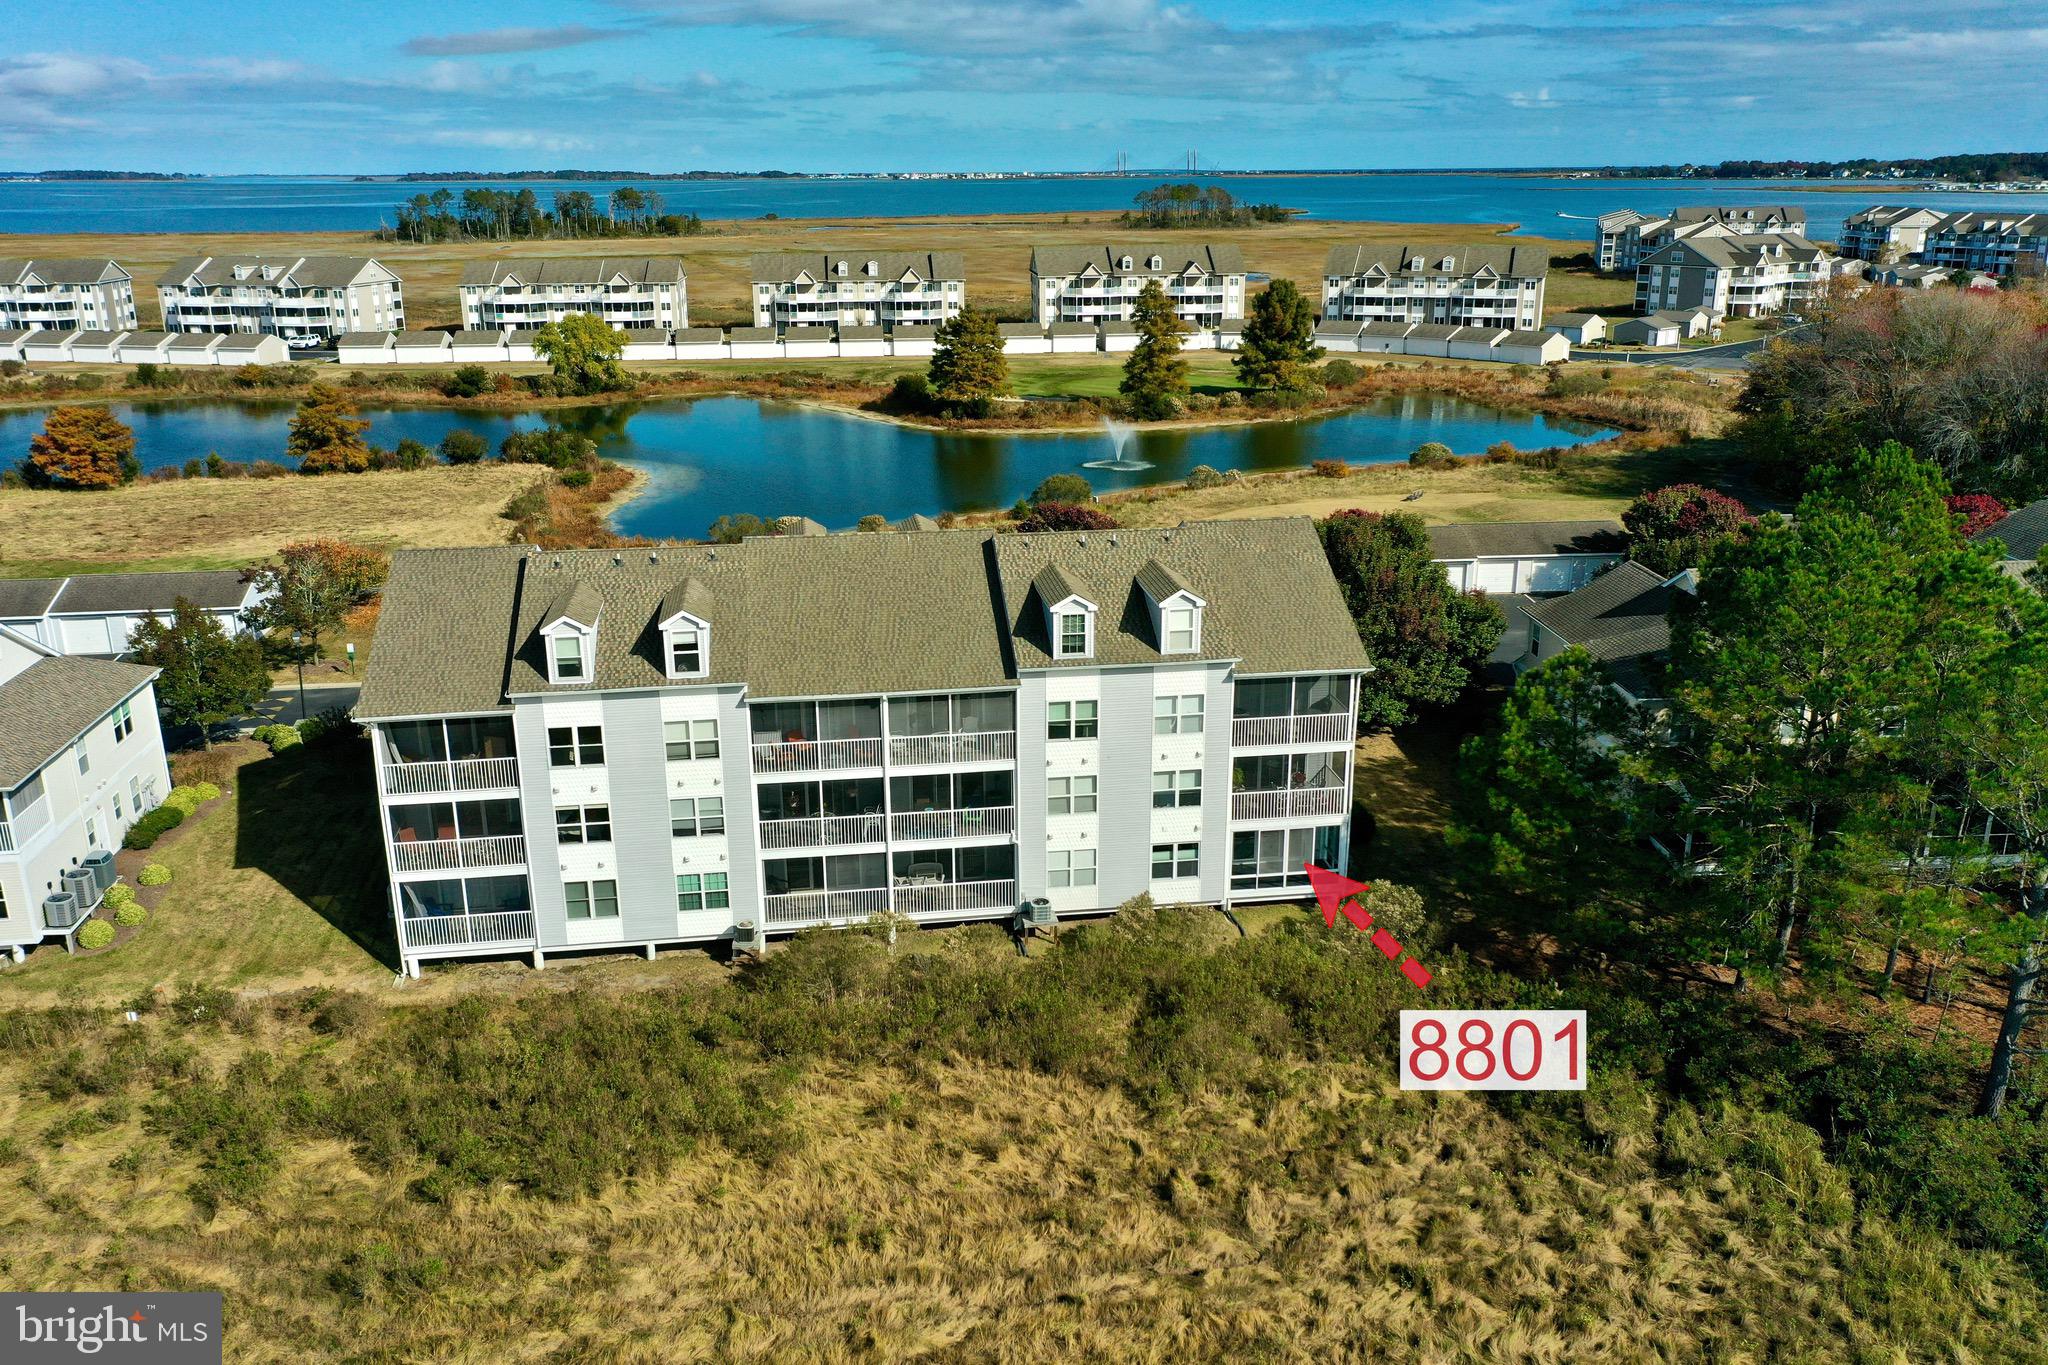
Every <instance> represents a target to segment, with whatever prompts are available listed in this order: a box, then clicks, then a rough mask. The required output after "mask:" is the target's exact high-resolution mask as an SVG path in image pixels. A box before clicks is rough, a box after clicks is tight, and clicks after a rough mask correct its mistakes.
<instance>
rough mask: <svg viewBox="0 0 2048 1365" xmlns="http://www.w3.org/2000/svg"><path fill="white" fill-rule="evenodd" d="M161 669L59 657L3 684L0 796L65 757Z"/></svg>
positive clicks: (0, 690) (0, 692)
mask: <svg viewBox="0 0 2048 1365" xmlns="http://www.w3.org/2000/svg"><path fill="white" fill-rule="evenodd" d="M156 674H157V670H156V669H154V668H145V667H143V666H142V665H141V664H123V663H115V662H114V661H112V660H110V659H87V658H81V657H78V656H75V655H59V656H57V657H55V658H51V659H39V660H37V661H36V662H35V663H32V664H30V665H29V666H28V667H27V668H25V669H23V670H22V671H21V672H19V673H17V674H15V675H14V677H12V678H10V679H8V680H7V681H6V682H4V683H0V791H11V790H13V789H14V788H15V787H18V786H20V785H21V784H22V783H23V782H26V781H27V780H28V779H29V778H30V777H32V776H34V775H35V772H36V770H37V769H38V768H40V767H42V766H43V765H44V764H45V763H48V762H49V761H50V760H51V759H52V758H55V757H56V756H57V755H58V754H60V753H62V752H63V751H64V750H65V749H66V748H67V747H69V746H70V744H71V742H72V741H73V740H75V739H77V738H78V737H79V736H80V735H82V734H84V733H85V732H86V731H87V730H89V729H91V728H92V727H93V726H94V725H95V724H97V723H98V722H99V721H100V719H101V718H102V717H104V716H105V715H106V714H107V712H109V711H111V710H113V709H114V708H115V707H116V706H118V705H120V704H121V703H122V702H124V701H126V700H127V699H128V698H129V697H131V696H133V695H135V693H136V691H137V690H138V689H139V688H141V687H142V685H143V684H144V683H146V682H148V681H149V680H150V679H151V678H154V677H155V676H156Z"/></svg>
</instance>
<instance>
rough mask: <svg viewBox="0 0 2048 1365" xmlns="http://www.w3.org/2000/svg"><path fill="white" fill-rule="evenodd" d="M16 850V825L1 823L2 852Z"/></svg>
mask: <svg viewBox="0 0 2048 1365" xmlns="http://www.w3.org/2000/svg"><path fill="white" fill-rule="evenodd" d="M12 852H14V826H12V825H0V853H12Z"/></svg>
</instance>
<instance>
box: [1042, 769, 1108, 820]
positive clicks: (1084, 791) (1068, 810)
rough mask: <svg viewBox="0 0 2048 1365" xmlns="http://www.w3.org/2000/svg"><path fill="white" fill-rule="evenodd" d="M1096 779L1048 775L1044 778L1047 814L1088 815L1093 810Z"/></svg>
mask: <svg viewBox="0 0 2048 1365" xmlns="http://www.w3.org/2000/svg"><path fill="white" fill-rule="evenodd" d="M1095 784H1096V779H1095V778H1093V777H1049V778H1047V779H1046V780H1045V813H1046V814H1047V815H1090V814H1093V813H1094V811H1095V803H1096V789H1095Z"/></svg>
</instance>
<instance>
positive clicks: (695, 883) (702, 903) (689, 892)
mask: <svg viewBox="0 0 2048 1365" xmlns="http://www.w3.org/2000/svg"><path fill="white" fill-rule="evenodd" d="M731 905H732V893H731V892H730V891H729V890H727V889H726V881H725V874H724V873H723V872H685V873H682V874H681V875H679V876H678V877H677V878H676V909H678V910H680V911H684V912H686V913H687V912H688V911H691V910H724V909H727V908H729V907H730V906H731Z"/></svg>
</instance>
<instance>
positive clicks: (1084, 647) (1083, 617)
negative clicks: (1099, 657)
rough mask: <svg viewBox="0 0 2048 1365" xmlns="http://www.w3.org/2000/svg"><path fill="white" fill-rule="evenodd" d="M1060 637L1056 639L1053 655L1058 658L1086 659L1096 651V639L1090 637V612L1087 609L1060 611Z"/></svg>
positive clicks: (1091, 632)
mask: <svg viewBox="0 0 2048 1365" xmlns="http://www.w3.org/2000/svg"><path fill="white" fill-rule="evenodd" d="M1058 619H1059V638H1058V639H1057V640H1056V641H1054V645H1053V657H1054V658H1056V659H1085V658H1087V657H1088V656H1089V655H1091V654H1093V653H1094V652H1095V649H1094V641H1093V640H1092V639H1091V638H1090V637H1091V636H1092V635H1093V633H1094V632H1093V631H1092V630H1091V629H1090V622H1089V617H1088V613H1087V612H1085V611H1063V612H1061V613H1059V617H1058Z"/></svg>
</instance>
